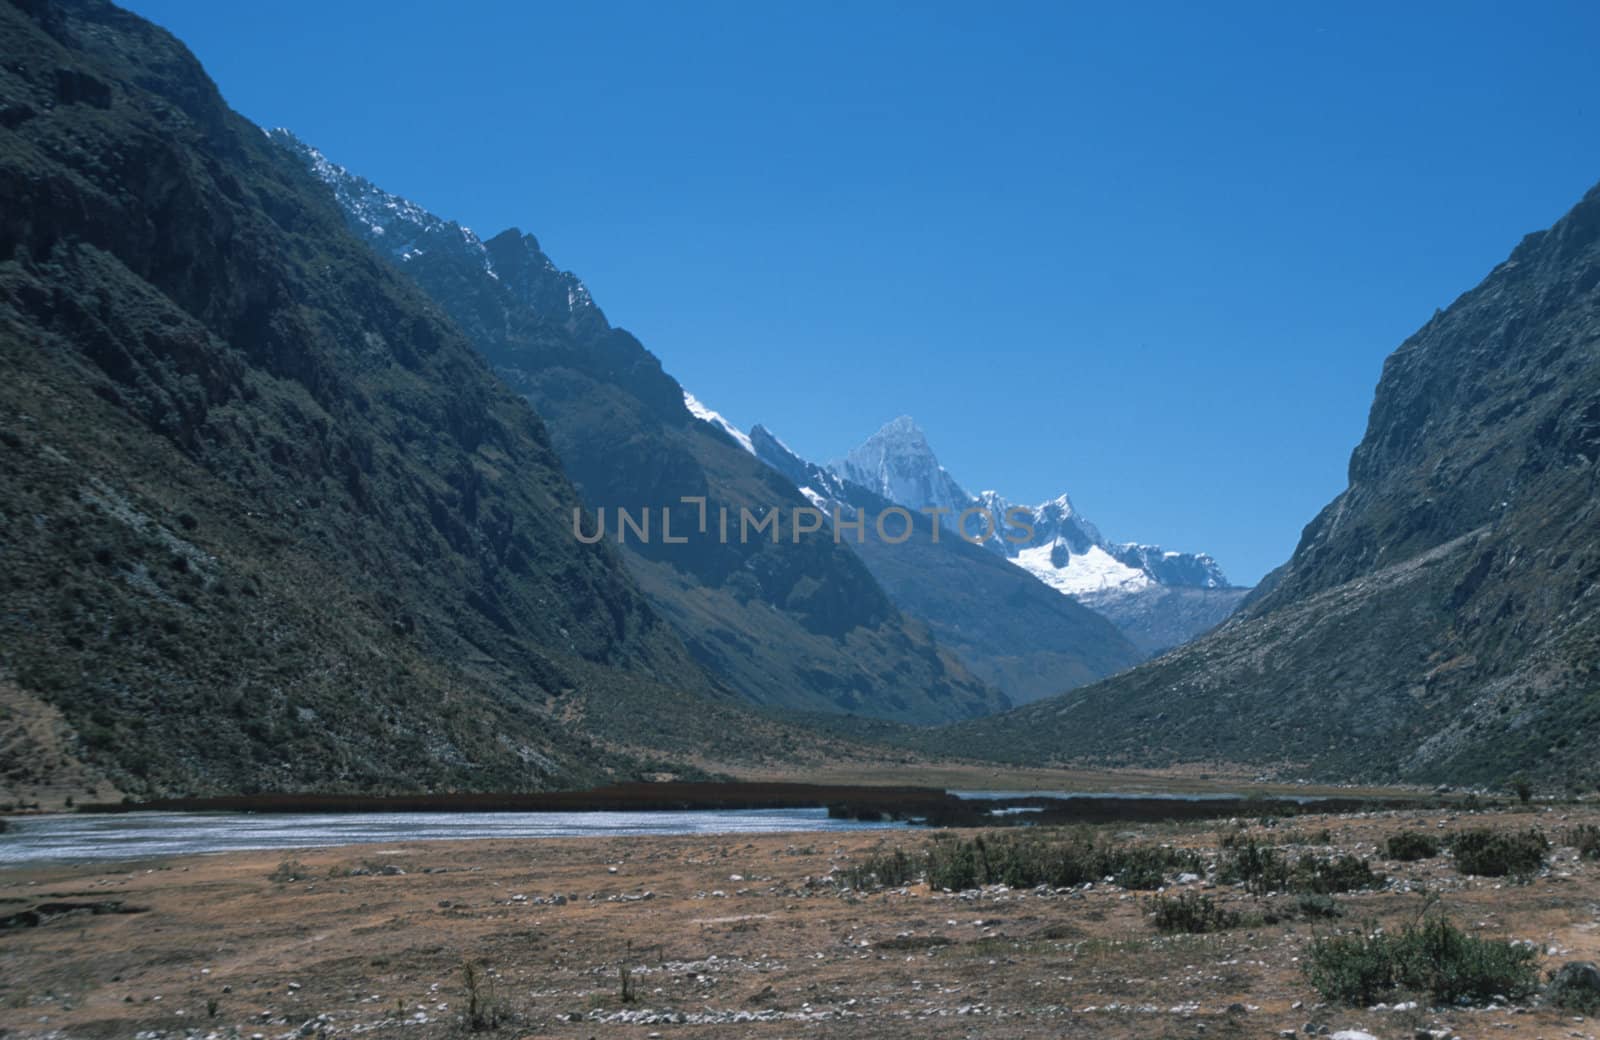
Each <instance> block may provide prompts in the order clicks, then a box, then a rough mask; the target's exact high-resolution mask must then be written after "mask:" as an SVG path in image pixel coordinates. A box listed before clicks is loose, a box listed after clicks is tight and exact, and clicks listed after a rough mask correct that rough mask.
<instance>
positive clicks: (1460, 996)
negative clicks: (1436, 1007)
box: [1305, 917, 1539, 1007]
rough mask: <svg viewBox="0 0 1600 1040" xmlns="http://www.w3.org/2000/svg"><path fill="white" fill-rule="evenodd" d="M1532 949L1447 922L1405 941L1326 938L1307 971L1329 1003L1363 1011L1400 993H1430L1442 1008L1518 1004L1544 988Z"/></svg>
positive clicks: (1434, 922)
mask: <svg viewBox="0 0 1600 1040" xmlns="http://www.w3.org/2000/svg"><path fill="white" fill-rule="evenodd" d="M1537 960H1538V953H1537V951H1535V950H1534V949H1533V948H1532V947H1531V946H1525V945H1518V944H1516V943H1510V942H1506V941H1504V940H1499V939H1479V938H1477V937H1475V936H1471V935H1468V934H1467V933H1466V932H1464V931H1462V930H1461V929H1460V928H1457V927H1456V926H1455V925H1454V924H1452V923H1451V922H1450V921H1448V920H1446V919H1444V918H1442V917H1431V918H1427V919H1425V920H1423V921H1422V922H1421V923H1419V924H1414V925H1408V926H1407V927H1406V928H1405V929H1404V930H1403V931H1401V932H1400V933H1399V934H1398V935H1388V934H1384V933H1381V932H1373V933H1369V934H1366V935H1333V936H1320V937H1318V938H1316V939H1314V940H1313V941H1312V944H1311V954H1310V957H1308V958H1307V961H1306V965H1305V971H1306V974H1307V976H1308V977H1309V978H1310V981H1311V985H1312V986H1313V987H1315V988H1316V990H1317V992H1318V993H1321V994H1322V996H1323V998H1324V999H1327V1000H1332V1001H1339V1002H1342V1003H1346V1004H1352V1005H1356V1006H1360V1007H1366V1006H1369V1005H1371V1004H1374V1003H1376V1002H1377V1001H1378V1000H1379V999H1380V998H1382V997H1384V996H1386V995H1388V994H1390V993H1393V992H1396V991H1405V992H1415V993H1422V994H1426V995H1427V997H1428V999H1429V1000H1430V1001H1431V1002H1433V1003H1435V1004H1455V1003H1458V1002H1460V1001H1463V1000H1465V1001H1467V1002H1470V1003H1477V1004H1481V1003H1485V1002H1487V1001H1489V1000H1490V999H1491V998H1493V997H1496V996H1504V997H1506V998H1508V999H1510V1000H1519V999H1522V998H1525V997H1528V996H1530V995H1531V994H1533V993H1534V992H1535V991H1537V989H1538V987H1539V970H1538V966H1537Z"/></svg>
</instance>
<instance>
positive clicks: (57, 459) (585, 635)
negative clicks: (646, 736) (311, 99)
mask: <svg viewBox="0 0 1600 1040" xmlns="http://www.w3.org/2000/svg"><path fill="white" fill-rule="evenodd" d="M0 99H3V101H0V200H3V201H0V329H3V333H0V357H3V359H4V371H5V376H6V378H5V379H4V380H3V381H0V503H3V508H0V575H3V584H4V587H5V589H6V594H5V604H6V606H5V610H4V611H3V612H0V702H3V705H4V707H5V710H6V711H7V713H8V716H9V717H12V718H26V719H32V720H34V722H33V723H30V724H29V733H31V734H33V736H31V737H29V739H28V740H27V741H23V742H20V743H19V742H17V741H12V740H8V741H7V742H5V744H4V752H5V754H6V755H7V756H8V757H7V759H6V761H5V762H4V763H3V765H4V774H5V779H6V784H7V786H8V789H16V788H27V787H28V786H30V785H33V786H34V787H37V786H38V785H40V784H48V783H50V782H52V780H53V779H54V778H56V777H59V776H65V775H70V776H72V777H74V778H75V779H74V781H73V782H74V783H81V784H82V785H83V787H85V788H87V787H91V786H97V787H99V788H101V789H102V790H105V789H115V790H119V791H124V792H128V793H133V794H155V793H181V792H219V791H249V790H255V789H305V788H323V789H357V788H359V789H408V790H416V789H427V788H443V787H464V788H506V789H511V788H539V787H548V786H561V785H572V784H582V783H590V782H594V781H597V780H603V779H605V778H607V777H609V776H613V775H616V774H617V771H621V773H622V774H623V775H635V774H637V772H638V771H639V770H641V769H643V768H646V766H645V765H643V764H642V763H641V762H640V761H639V760H638V759H637V758H629V757H627V756H625V755H622V754H619V753H617V752H615V751H612V750H607V749H606V747H603V746H601V745H599V744H596V743H593V742H591V740H590V739H589V734H591V733H594V734H598V735H602V736H605V737H607V738H608V739H609V740H612V741H619V740H628V741H634V742H635V743H636V745H638V746H646V747H648V746H650V745H649V741H648V740H636V739H635V738H636V737H637V736H638V734H637V733H634V732H629V731H628V728H627V723H626V722H625V721H615V720H625V719H626V718H628V717H629V716H632V715H637V713H638V711H639V705H640V704H642V703H645V702H648V703H650V704H651V705H652V707H653V709H654V710H655V711H656V712H657V713H658V719H657V721H656V723H655V731H656V734H657V736H656V744H655V746H658V747H659V746H663V745H668V744H672V743H674V742H676V744H677V746H678V747H679V748H680V749H687V748H690V747H693V748H694V749H695V750H696V753H699V751H700V750H703V747H704V741H706V740H713V741H714V740H716V739H717V738H716V737H715V733H716V732H718V731H722V732H728V731H731V730H732V729H735V728H737V727H736V726H721V725H712V726H709V727H701V728H696V726H695V724H694V723H693V722H692V720H694V719H714V718H717V717H718V716H717V712H718V710H719V709H717V708H716V707H715V706H714V705H712V704H710V703H708V702H706V701H704V700H700V699H698V698H695V697H690V696H688V695H689V694H691V693H706V694H710V695H724V696H725V695H726V694H725V691H723V690H722V688H721V687H720V686H719V685H718V684H717V683H716V682H715V681H714V680H712V679H710V678H709V677H708V676H706V674H705V673H704V672H703V671H702V670H701V669H700V668H699V667H698V666H697V665H696V664H695V663H694V662H693V660H692V659H691V658H690V656H689V654H688V653H687V652H686V650H685V648H684V647H683V645H682V643H681V642H680V641H679V640H678V638H677V636H676V635H675V633H674V631H673V629H672V627H671V626H670V625H668V624H666V623H664V622H663V620H662V619H661V617H660V615H659V614H658V613H657V612H656V611H655V609H653V608H652V607H651V605H650V603H649V601H648V600H647V598H646V597H645V596H644V595H643V594H642V593H641V592H640V590H639V588H638V587H637V585H636V583H635V582H634V581H633V580H632V579H631V578H630V576H629V575H628V573H627V571H626V569H625V568H624V567H623V566H622V565H621V563H620V561H619V558H618V556H617V554H616V553H615V552H614V551H613V550H612V549H610V548H608V547H606V546H604V545H597V546H584V545H580V544H577V543H576V542H575V541H574V540H573V539H572V537H571V535H570V521H569V515H570V510H571V509H572V508H573V507H575V506H577V505H578V504H579V498H578V495H577V493H576V491H575V489H574V488H573V487H572V485H571V484H570V483H569V482H568V480H567V478H566V477H565V476H564V475H563V473H562V470H561V467H560V464H559V459H558V456H557V452H556V450H555V449H554V448H553V446H552V444H551V441H550V438H549V436H548V435H547V433H546V431H545V429H544V427H543V426H542V425H541V423H540V422H539V420H538V418H537V417H536V416H535V415H534V413H533V411H532V410H531V409H530V408H529V407H528V405H527V403H526V402H525V401H523V400H521V399H520V398H519V397H517V396H516V395H515V394H513V393H511V392H510V391H508V390H507V389H506V388H505V387H504V386H503V385H502V384H501V383H500V381H499V380H498V379H496V378H495V377H494V375H493V374H492V373H491V372H490V371H489V370H488V368H487V366H486V365H485V364H484V363H483V361H482V360H481V359H480V358H479V357H478V355H477V353H476V352H475V350H474V349H473V346H472V344H471V343H470V342H469V341H468V339H467V338H466V337H465V336H464V335H462V333H461V332H460V331H459V330H458V329H457V328H455V327H454V326H453V325H452V324H450V322H449V321H447V320H446V319H445V317H444V316H443V315H441V313H440V312H439V310H438V309H437V308H436V307H434V306H433V305H432V304H431V303H430V302H429V301H428V300H427V299H426V297H425V296H424V295H423V294H422V293H421V292H419V291H418V290H417V289H416V288H415V286H413V285H412V284H411V283H410V282H409V280H407V279H406V278H405V277H403V276H402V275H401V274H400V273H399V272H397V271H395V270H393V269H392V268H391V267H390V266H389V264H387V263H386V262H384V261H383V260H382V259H380V258H379V257H378V256H376V255H374V254H373V252H372V251H370V250H369V249H368V248H367V247H366V246H364V245H363V244H362V243H361V242H359V241H358V240H357V239H356V238H354V237H353V236H351V235H350V234H349V233H348V232H347V231H346V228H345V221H344V218H343V216H342V214H341V213H340V212H339V210H338V209H337V208H336V207H335V206H334V204H333V201H332V200H331V199H330V198H329V197H328V195H327V192H326V189H325V188H324V187H323V186H322V185H321V184H320V183H318V182H317V181H316V180H315V179H314V178H313V177H312V176H311V175H310V174H308V173H307V171H306V170H305V169H304V167H303V166H302V164H301V163H300V162H298V161H297V160H295V159H294V158H293V157H291V156H289V155H288V154H287V153H285V152H284V151H283V150H282V149H281V148H279V147H276V146H275V145H273V144H272V143H271V142H270V141H268V139H267V138H266V137H265V136H264V135H263V133H262V132H261V130H260V129H258V128H256V127H254V126H252V125H251V124H249V123H248V122H246V121H245V120H243V119H241V118H240V117H238V116H237V115H235V114H234V113H232V112H231V111H229V109H228V108H227V106H226V105H225V104H224V103H223V101H222V99H221V98H220V97H219V96H218V94H217V91H216V89H215V87H214V86H213V85H212V83H211V81H210V80H209V79H208V78H207V77H206V75H205V74H204V72H203V71H202V70H201V69H200V67H199V66H198V64H196V63H195V61H194V59H193V58H192V57H191V56H190V55H189V54H188V52H187V51H186V50H185V49H184V48H183V46H182V45H181V44H179V43H178V42H177V41H175V40H174V39H172V38H171V37H170V36H168V35H167V34H166V33H164V32H162V31H160V30H159V29H156V28H155V27H153V26H151V25H149V24H148V23H146V22H144V21H142V20H140V19H138V18H136V17H134V16H133V15H130V14H128V13H126V12H124V11H121V10H120V9H118V8H115V7H113V6H111V5H109V4H105V3H99V2H95V0H76V2H71V3H62V4H43V3H28V4H24V5H22V6H17V5H14V4H11V3H0ZM508 277H509V278H511V279H515V278H518V277H520V272H517V271H512V272H510V273H509V275H508ZM581 320H582V317H581V315H578V314H575V315H574V317H573V321H574V323H578V322H581ZM575 719H577V720H583V721H582V723H581V725H582V727H583V731H582V732H580V730H579V729H578V728H576V727H575V726H573V725H572V721H573V720H575ZM607 720H614V721H615V725H612V723H611V722H608V721H607ZM35 723H37V724H35ZM608 726H610V727H611V728H609V729H608ZM611 746H615V745H614V744H613V745H611ZM45 752H48V757H47V756H46V754H45ZM67 793H71V792H67ZM79 793H80V795H81V794H82V793H83V792H81V791H80V792H79Z"/></svg>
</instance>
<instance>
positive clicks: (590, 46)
mask: <svg viewBox="0 0 1600 1040" xmlns="http://www.w3.org/2000/svg"><path fill="white" fill-rule="evenodd" d="M132 6H133V8H134V9H135V10H137V11H139V12H140V13H141V14H145V15H147V16H149V17H151V18H153V19H155V20H156V21H158V22H160V23H162V24H163V25H165V26H167V27H168V28H169V29H171V30H173V31H174V32H176V33H177V34H178V35H179V36H180V37H182V38H183V39H184V40H186V41H187V42H188V43H189V45H190V46H191V47H192V49H193V50H194V51H195V52H196V53H197V54H198V55H199V57H200V58H201V60H202V61H203V62H204V63H205V64H206V66H207V68H208V69H209V70H210V72H211V74H212V76H213V77H214V78H215V79H216V80H217V82H218V84H219V85H220V86H221V87H222V90H223V92H224V93H225V94H226V95H227V97H228V98H229V100H230V101H231V102H232V104H233V106H234V107H235V108H237V109H238V110H239V111H241V112H243V113H244V114H245V115H247V116H249V117H250V118H252V119H254V120H256V121H257V122H259V123H262V124H264V125H267V126H279V125H281V126H288V127H290V128H292V129H293V130H294V131H295V132H297V133H298V134H300V136H302V137H303V138H305V139H306V140H308V141H310V142H311V143H313V144H315V145H317V146H319V147H320V148H322V149H323V150H324V151H325V152H327V153H328V155H329V156H330V157H331V158H333V159H334V160H335V161H338V162H341V163H343V164H344V165H346V166H349V167H351V168H352V169H354V170H356V171H358V172H360V173H363V174H365V175H366V176H368V177H370V178H371V179H372V180H374V181H376V182H377V183H379V184H381V185H383V186H384V187H386V188H388V189H390V190H391V191H395V192H398V193H400V194H402V195H406V196H409V197H410V198H412V199H414V200H416V201H417V202H419V203H421V204H422V205H424V206H426V207H427V208H429V209H431V210H434V211H435V212H437V213H439V214H441V215H444V216H448V217H452V218H455V219H458V220H460V221H462V222H463V223H465V224H468V225H470V226H472V227H474V228H475V229H477V230H479V231H480V232H483V233H486V234H487V233H493V232H495V231H497V230H499V229H501V228H503V227H505V226H507V225H513V224H514V225H517V226H520V227H522V228H523V229H525V230H528V231H532V232H534V233H535V234H537V235H538V236H539V239H540V241H541V243H543V245H544V246H545V249H546V251H547V252H549V253H550V255H551V256H552V257H553V258H554V259H555V261H556V262H557V263H558V264H560V265H561V266H563V267H567V268H571V269H572V270H574V271H576V272H577V273H578V274H579V275H580V276H581V277H583V279H584V280H585V281H586V282H587V283H588V284H589V286H590V288H591V289H592V290H593V292H594V294H595V297H596V299H597V300H598V301H599V303H600V305H601V306H602V307H604V308H605V310H606V312H607V314H608V316H609V317H610V318H611V319H612V321H613V322H615V323H617V324H620V325H623V326H625V327H626V328H628V329H630V330H631V331H633V332H634V333H636V334H637V335H638V336H639V337H640V338H641V339H642V340H643V341H644V342H645V344H646V345H647V346H649V347H650V348H651V349H652V350H654V351H655V352H656V353H657V354H658V355H659V356H660V357H661V358H662V360H663V362H664V363H665V364H666V367H667V369H668V370H669V371H670V372H672V373H673V374H674V375H676V376H677V377H678V378H679V379H680V380H681V381H682V382H683V383H684V385H685V386H687V387H689V388H690V389H692V390H693V391H694V392H695V393H696V394H697V395H699V396H700V397H701V398H703V399H704V400H705V401H707V402H708V403H709V404H711V405H712V406H713V407H715V408H717V409H719V410H721V411H723V412H724V413H725V414H726V415H727V416H728V417H729V418H730V419H732V420H733V421H734V422H736V423H739V424H740V425H743V426H749V425H751V424H753V423H756V422H763V423H766V424H767V425H768V426H769V427H771V428H772V429H774V430H775V431H776V432H777V433H778V434H779V435H780V436H782V437H783V438H784V439H785V440H786V441H788V442H789V443H790V444H791V445H792V446H794V447H795V448H796V449H797V450H800V451H801V452H803V453H805V454H807V455H810V456H811V457H813V458H816V459H819V460H822V459H827V458H829V457H833V456H836V455H839V454H842V453H843V452H844V451H845V450H847V449H848V448H849V447H850V446H851V445H852V444H854V443H855V442H857V441H859V440H861V439H863V438H864V437H865V436H866V435H867V434H869V433H870V432H871V431H872V430H873V429H875V428H876V426H877V425H878V424H879V423H881V422H883V421H885V420H887V419H889V418H892V417H893V416H895V415H898V414H900V413H910V414H912V415H914V416H916V417H917V419H918V420H919V421H920V422H921V423H922V424H923V426H924V427H925V428H926V429H927V430H928V434H929V437H930V439H931V441H932V442H933V444H934V447H935V448H936V450H938V452H939V453H940V456H941V457H942V459H943V460H944V462H945V465H946V466H947V467H948V468H949V469H950V470H951V471H952V472H953V473H954V474H955V475H956V477H957V478H958V479H959V480H961V481H962V482H963V483H964V484H966V485H967V486H968V487H969V488H970V489H972V490H977V489H980V488H986V487H992V488H997V489H999V490H1001V491H1003V492H1005V493H1006V494H1007V495H1009V496H1010V497H1012V498H1014V499H1017V500H1024V501H1026V500H1041V499H1044V498H1048V497H1052V496H1054V495H1056V494H1058V493H1060V492H1061V491H1063V490H1065V491H1068V492H1070V493H1071V494H1072V496H1073V498H1074V500H1075V501H1076V502H1077V503H1078V505H1079V507H1080V508H1081V509H1082V510H1083V511H1084V512H1085V513H1086V514H1087V515H1089V516H1090V517H1091V518H1092V519H1093V520H1095V521H1096V522H1097V523H1098V524H1099V525H1100V527H1101V528H1102V529H1103V530H1104V531H1105V532H1106V533H1107V534H1108V535H1109V536H1111V537H1113V538H1117V539H1130V540H1131V539H1138V540H1141V541H1156V542H1161V543H1164V544H1166V545H1168V546H1169V547H1172V548H1182V549H1204V550H1207V551H1210V552H1212V553H1213V554H1214V555H1216V557H1217V558H1218V559H1219V560H1220V561H1221V563H1222V564H1223V567H1224V568H1225V569H1226V570H1227V571H1228V573H1229V575H1230V576H1232V577H1233V578H1234V579H1235V580H1237V581H1241V582H1252V581H1254V580H1255V579H1257V578H1259V577H1260V575H1261V574H1262V573H1263V572H1264V571H1266V570H1267V569H1269V568H1270V567H1272V566H1274V565H1276V564H1277V563H1279V562H1281V561H1282V560H1283V559H1284V558H1286V557H1287V555H1288V554H1289V552H1290V551H1291V550H1292V549H1293V547H1294V544H1295V542H1296V540H1297V539H1298V537H1299V532H1300V528H1301V526H1302V525H1304V524H1305V523H1306V522H1307V521H1308V520H1309V519H1310V518H1311V517H1312V515H1314V513H1315V512H1316V510H1317V509H1319V508H1320V507H1321V506H1322V505H1323V504H1324V503H1325V502H1326V501H1327V500H1328V499H1329V498H1331V497H1332V496H1333V495H1334V494H1335V493H1337V492H1338V491H1339V490H1340V489H1341V488H1342V487H1343V486H1344V477H1345V466H1346V462H1347V460H1348V458H1349V453H1350V449H1351V448H1352V447H1353V446H1354V445H1355V443H1356V441H1357V439H1358V438H1359V436H1360V434H1361V431H1362V429H1363V426H1364V424H1365V421H1366V413H1367V408H1368V405H1369V403H1370V400H1371V392H1372V388H1373V386H1374V384H1375V382H1376V381H1377V378H1378V373H1379V366H1380V364H1381V362H1382V359H1383V357H1384V356H1385V355H1386V354H1387V353H1388V352H1389V351H1390V350H1392V349H1393V348H1394V347H1395V346H1397V345H1398V344H1399V342H1400V341H1401V340H1402V339H1403V338H1404V337H1405V336H1407V335H1408V334H1409V333H1410V332H1412V331H1413V330H1414V329H1415V328H1417V327H1418V326H1420V325H1421V324H1422V323H1423V322H1424V321H1425V320H1426V319H1427V318H1428V316H1429V315H1430V314H1431V313H1432V312H1433V310H1434V308H1435V307H1442V306H1445V305H1447V304H1449V302H1450V301H1451V300H1452V299H1453V298H1454V297H1455V296H1457V295H1458V294H1459V293H1461V292H1462V291H1465V290H1466V289H1468V288H1470V287H1471V286H1472V285H1473V284H1475V283H1476V282H1477V281H1478V280H1479V279H1480V278H1481V277H1482V276H1483V275H1484V274H1485V273H1487V271H1488V270H1489V269H1490V268H1491V267H1492V266H1494V265H1495V264H1496V263H1498V262H1499V261H1500V260H1501V259H1503V258H1504V256H1505V254H1506V253H1507V252H1508V251H1509V250H1510V249H1511V247H1512V246H1514V245H1515V244H1516V242H1517V240H1518V238H1519V237H1520V236H1521V235H1522V234H1523V233H1525V232H1527V231H1531V230H1534V229H1536V228H1540V227H1544V226H1546V225H1548V224H1549V223H1550V222H1551V221H1553V220H1555V219H1556V218H1557V217H1559V216H1560V215H1561V214H1562V213H1563V212H1564V211H1565V210H1566V209H1567V208H1568V207H1569V206H1570V205H1571V204H1572V203H1573V202H1575V201H1576V200H1577V199H1578V197H1579V196H1580V195H1581V194H1582V193H1583V192H1584V191H1585V190H1586V189H1587V188H1588V187H1589V186H1590V185H1591V184H1592V183H1594V182H1595V181H1597V180H1600V134H1596V133H1595V132H1594V128H1595V126H1596V125H1597V120H1600V105H1597V102H1600V62H1597V61H1596V60H1595V54H1596V48H1597V45H1600V5H1597V4H1593V3H1569V4H1561V3H1534V4H1519V5H1512V4H1509V3H1500V4H1471V3H1438V4H1401V5H1395V4H1373V5H1365V6H1363V5H1351V4H1343V3H1340V4H1333V3H1289V4H1285V3H1262V4H1191V3H1185V4H1127V5H1104V6H1102V5H1094V6H1090V5H1081V4H1076V5H1069V4H1064V3H1063V4H1055V3H1050V4H1037V5H1035V4H1013V5H1009V6H996V5H978V4H972V3H966V4H959V5H926V4H920V3H919V4H910V3H907V4H891V3H874V2H868V3H863V4H837V5H834V4H821V3H803V4H794V3H791V4H781V5H779V4H748V3H726V4H689V3H684V4H677V3H669V4H662V3H639V4H610V3H594V4H588V3H577V4H575V3H570V2H564V3H559V4H544V3H540V4H522V3H515V4H513V3H506V4H487V3H486V4H472V3H458V4H450V5H434V4H397V3H392V2H385V3H377V2H369V0H340V2H327V0H323V2H319V3H315V4H312V3H305V2H300V0H287V2H280V3H275V4H258V5H235V4H219V3H214V2H210V0H207V2H204V3H200V2H173V0H135V2H134V3H133V4H132Z"/></svg>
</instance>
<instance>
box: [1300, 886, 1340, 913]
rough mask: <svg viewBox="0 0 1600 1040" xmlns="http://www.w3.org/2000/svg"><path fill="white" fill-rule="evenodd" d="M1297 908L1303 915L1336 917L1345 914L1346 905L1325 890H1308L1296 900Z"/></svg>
mask: <svg viewBox="0 0 1600 1040" xmlns="http://www.w3.org/2000/svg"><path fill="white" fill-rule="evenodd" d="M1295 909H1296V910H1297V911H1298V912H1299V914H1300V916H1301V917H1307V918H1312V919H1316V918H1328V919H1332V918H1336V917H1343V916H1344V907H1342V906H1340V905H1339V901H1338V900H1337V899H1335V898H1333V896H1331V895H1328V894H1327V893H1324V892H1306V893H1304V894H1302V895H1301V896H1300V898H1299V899H1297V900H1295Z"/></svg>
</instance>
